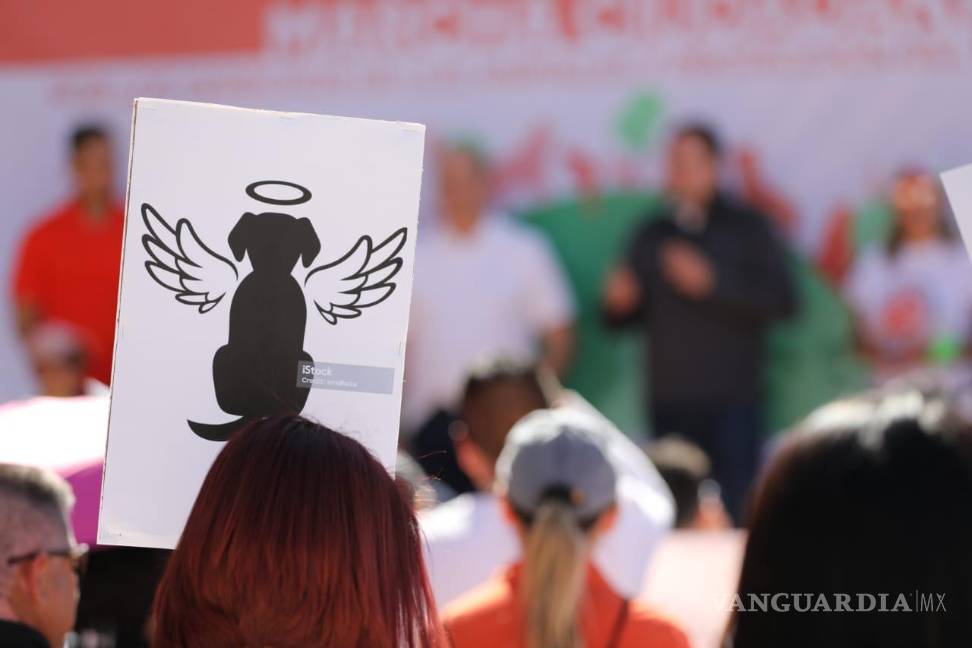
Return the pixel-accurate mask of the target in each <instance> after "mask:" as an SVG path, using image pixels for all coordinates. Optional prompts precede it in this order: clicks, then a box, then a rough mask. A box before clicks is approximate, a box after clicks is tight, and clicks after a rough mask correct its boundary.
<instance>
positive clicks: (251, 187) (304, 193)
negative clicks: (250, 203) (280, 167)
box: [246, 180, 311, 205]
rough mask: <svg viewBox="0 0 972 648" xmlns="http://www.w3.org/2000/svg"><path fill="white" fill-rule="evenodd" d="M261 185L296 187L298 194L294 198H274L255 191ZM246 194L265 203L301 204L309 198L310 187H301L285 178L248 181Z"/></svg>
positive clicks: (260, 187)
mask: <svg viewBox="0 0 972 648" xmlns="http://www.w3.org/2000/svg"><path fill="white" fill-rule="evenodd" d="M263 187H284V188H287V189H296V190H297V191H299V192H300V195H299V196H297V197H295V198H274V197H273V196H267V195H264V194H262V193H260V192H259V191H257V190H258V189H262V188H263ZM246 195H247V196H249V197H250V198H253V199H254V200H259V201H260V202H262V203H267V204H268V205H302V204H304V203H305V202H307V201H308V200H310V199H311V192H310V189H308V188H307V187H302V186H300V185H299V184H297V183H295V182H288V181H286V180H260V181H259V182H253V183H250V184H248V185H247V186H246Z"/></svg>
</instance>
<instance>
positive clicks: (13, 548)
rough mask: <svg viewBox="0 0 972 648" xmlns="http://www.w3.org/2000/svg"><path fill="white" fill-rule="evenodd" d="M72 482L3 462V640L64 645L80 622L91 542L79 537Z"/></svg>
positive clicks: (32, 646)
mask: <svg viewBox="0 0 972 648" xmlns="http://www.w3.org/2000/svg"><path fill="white" fill-rule="evenodd" d="M73 504H74V495H73V493H72V492H71V487H70V486H68V484H67V483H65V482H64V480H63V479H61V478H60V477H58V476H57V475H54V474H53V473H50V472H47V471H44V470H41V469H39V468H31V467H28V466H16V465H12V464H0V646H3V647H4V648H21V647H23V648H60V647H61V646H62V645H63V644H64V637H65V635H67V633H68V631H69V630H70V629H71V627H72V626H73V625H74V616H75V610H76V608H77V604H78V572H79V571H80V568H81V566H82V565H83V562H84V555H85V554H84V551H85V547H84V546H83V545H82V546H78V545H76V544H75V542H74V533H73V532H72V531H71V523H70V520H69V515H70V512H71V507H72V506H73Z"/></svg>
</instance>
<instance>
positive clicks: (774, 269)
mask: <svg viewBox="0 0 972 648" xmlns="http://www.w3.org/2000/svg"><path fill="white" fill-rule="evenodd" d="M721 153H722V146H721V144H720V141H719V139H718V137H717V136H716V134H715V132H714V131H713V130H712V129H711V128H709V127H708V126H706V125H703V124H691V125H687V126H684V127H682V128H680V129H679V130H677V131H676V132H675V134H674V136H673V137H672V139H671V141H670V143H669V147H668V158H667V173H668V186H667V198H668V200H667V206H666V207H665V209H664V211H663V213H661V214H660V215H658V216H657V217H655V218H652V219H650V220H648V221H646V222H645V223H644V224H643V225H642V226H640V227H639V228H638V229H637V230H636V231H635V232H634V233H633V234H632V237H631V240H630V244H629V245H628V249H627V253H626V255H625V257H624V258H623V259H622V261H621V264H620V266H619V267H618V268H617V269H616V270H615V271H614V272H612V273H611V274H610V275H609V277H608V279H607V281H606V285H605V291H604V310H605V313H606V317H607V320H608V323H609V324H611V325H614V326H619V327H620V326H640V327H642V328H643V330H644V332H645V336H646V338H647V342H648V358H647V363H646V364H647V375H648V380H647V382H648V384H649V392H648V394H647V399H646V400H647V405H648V407H647V409H648V411H649V414H650V421H651V423H652V429H653V430H654V433H655V434H656V435H657V436H665V435H669V434H678V435H680V436H682V437H684V438H686V439H688V440H689V441H692V442H693V443H695V444H697V445H698V446H699V447H701V448H702V449H703V450H704V451H705V453H706V454H707V455H708V456H709V458H710V459H711V461H712V468H713V475H714V477H715V479H716V481H717V482H718V483H719V485H720V486H721V488H722V491H723V495H724V498H725V503H726V506H727V508H728V510H729V512H730V514H731V515H732V516H733V518H734V519H735V520H737V521H738V520H739V519H740V514H741V511H742V509H743V505H744V501H745V498H746V494H747V492H748V489H749V486H750V483H751V481H752V479H753V475H754V474H755V472H756V466H757V457H758V455H759V446H760V443H761V439H762V437H763V434H764V428H765V423H764V412H763V397H764V395H763V362H764V355H765V353H764V351H765V350H764V346H765V341H766V332H767V328H768V326H769V325H770V324H771V323H773V322H775V321H777V320H779V319H782V318H785V317H787V316H789V315H790V314H792V313H793V312H794V311H795V308H796V296H795V291H794V287H793V282H792V280H791V277H790V273H789V271H788V268H787V258H786V251H785V249H784V247H783V245H782V243H781V242H780V240H779V239H778V237H777V235H776V233H775V232H774V231H773V227H772V224H771V222H770V221H769V220H768V218H767V217H766V216H764V215H763V214H761V213H759V212H758V211H756V210H755V209H753V208H752V207H750V206H749V205H747V204H744V203H742V202H740V201H739V200H738V199H737V198H735V197H734V196H732V195H730V194H728V193H727V192H725V191H724V190H722V189H721V188H720V183H719V173H720V158H721Z"/></svg>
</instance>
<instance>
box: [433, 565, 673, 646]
mask: <svg viewBox="0 0 972 648" xmlns="http://www.w3.org/2000/svg"><path fill="white" fill-rule="evenodd" d="M521 569H522V568H521V566H520V565H514V566H513V567H510V568H509V569H508V570H506V572H505V573H503V574H500V575H499V576H497V577H495V578H494V579H492V580H490V581H488V582H486V583H485V584H483V585H481V586H480V587H478V588H476V589H474V590H472V591H471V592H469V593H468V594H466V595H464V596H462V597H461V598H460V599H459V600H457V601H455V602H454V603H452V604H451V605H449V606H448V607H446V609H445V612H444V613H443V619H444V623H445V626H446V630H447V631H448V633H449V636H450V637H451V639H452V646H453V648H492V647H493V646H504V648H524V647H525V645H526V626H525V622H524V610H523V607H522V604H521V602H520V598H519V597H520V594H519V585H520V573H521ZM623 605H624V599H623V598H621V597H620V596H619V595H618V594H616V593H615V592H614V590H612V589H611V586H610V585H608V584H607V582H606V581H605V580H604V578H603V577H602V576H601V575H600V574H599V573H598V571H597V569H595V568H594V567H593V566H591V567H589V569H588V572H587V592H586V594H585V598H584V600H583V601H582V602H581V610H580V615H579V621H580V627H581V630H582V632H583V633H584V644H585V645H586V646H587V648H612V647H611V646H609V645H608V644H609V643H610V641H611V639H612V635H613V634H614V633H615V628H616V626H617V625H618V619H620V618H621V609H622V606H623ZM618 637H619V641H618V642H617V643H616V644H615V646H614V647H613V648H636V647H643V648H688V646H689V644H688V639H686V638H685V634H684V633H683V632H682V630H681V629H680V628H679V627H678V626H677V625H675V624H674V623H673V622H671V621H669V620H667V619H665V618H664V617H662V616H659V615H658V614H657V613H655V612H653V611H651V610H650V609H649V608H647V607H646V606H645V605H644V604H642V603H639V602H637V601H632V602H631V603H630V606H629V608H628V613H627V617H626V619H625V621H624V625H623V626H622V629H621V632H620V634H619V635H618Z"/></svg>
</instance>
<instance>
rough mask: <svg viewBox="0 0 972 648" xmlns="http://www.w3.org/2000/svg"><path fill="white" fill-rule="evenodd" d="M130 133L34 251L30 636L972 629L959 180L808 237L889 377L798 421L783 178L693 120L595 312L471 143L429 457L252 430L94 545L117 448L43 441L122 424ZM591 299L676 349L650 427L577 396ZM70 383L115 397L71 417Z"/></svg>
mask: <svg viewBox="0 0 972 648" xmlns="http://www.w3.org/2000/svg"><path fill="white" fill-rule="evenodd" d="M108 138H109V135H108V133H107V132H106V131H105V130H103V129H101V128H99V127H97V126H83V127H81V128H78V129H77V130H76V132H75V133H74V134H73V135H72V137H71V138H70V141H69V146H68V149H69V150H68V159H69V163H70V168H71V171H72V173H73V178H74V185H75V195H74V196H73V197H71V199H70V200H69V201H68V202H66V203H65V204H64V205H62V206H60V207H58V208H57V209H56V210H55V211H54V212H52V213H51V214H50V215H47V216H45V217H43V218H40V219H39V220H38V221H37V223H36V225H35V226H34V227H33V228H32V229H31V230H30V231H29V232H27V233H26V235H25V237H24V239H23V243H22V245H21V247H20V251H19V253H18V256H17V259H16V260H15V266H14V273H13V276H14V280H13V285H12V298H13V300H14V302H15V312H16V325H17V330H18V332H19V334H20V336H21V339H22V341H23V348H24V350H25V354H26V356H27V357H28V358H29V360H30V362H31V364H32V367H33V368H34V371H35V375H36V378H37V385H38V392H39V393H40V394H42V395H43V396H46V397H57V399H58V400H57V403H58V404H57V405H55V404H54V401H52V400H51V399H46V398H42V399H39V400H37V401H32V402H30V403H26V404H14V405H8V406H6V407H4V408H0V428H6V429H0V435H2V437H0V462H3V463H2V465H0V645H2V646H11V647H13V646H52V647H54V646H61V645H62V644H64V643H65V641H68V642H69V644H70V645H73V646H83V647H85V648H103V647H106V646H145V645H152V646H159V647H165V646H280V647H284V646H329V647H353V646H360V647H365V646H367V647H372V646H376V647H377V646H381V647H384V646H388V647H393V646H394V647H398V646H409V647H416V648H419V647H421V648H432V647H438V646H453V647H454V648H465V647H467V646H468V647H476V646H524V647H525V648H580V647H582V646H587V647H596V646H607V647H614V648H626V647H629V646H632V647H633V646H658V647H660V648H668V647H683V646H688V645H695V646H698V647H700V648H704V647H706V646H716V645H721V646H735V647H736V648H746V647H748V646H820V645H827V646H848V647H850V646H862V645H873V646H902V647H904V646H958V645H970V642H972V504H970V503H972V408H970V407H969V405H968V403H969V399H968V397H969V396H970V395H972V384H970V383H969V382H968V381H967V378H966V373H965V371H964V363H965V360H966V358H967V354H968V351H969V349H970V341H972V290H970V289H969V287H968V286H969V283H968V282H966V281H964V280H962V278H963V277H968V276H969V274H970V270H972V267H970V263H969V258H968V255H967V254H966V252H965V251H964V249H963V247H962V245H961V242H960V241H959V240H958V237H957V235H956V232H955V228H954V225H953V223H952V221H951V219H950V217H949V215H948V213H947V209H946V206H945V201H944V199H943V195H942V190H941V187H940V186H939V183H938V181H937V179H936V178H935V177H934V176H933V175H931V174H930V173H928V172H926V171H923V170H921V169H905V170H903V171H902V172H901V173H900V174H899V175H898V176H896V177H894V178H890V179H889V189H888V192H887V195H886V196H884V197H882V199H883V202H884V204H885V209H884V211H883V212H882V214H883V216H882V218H883V220H882V221H881V223H880V227H878V228H877V231H878V235H875V236H873V237H872V238H871V239H870V240H865V241H859V240H855V241H851V240H850V237H849V236H848V234H847V232H849V231H851V230H852V229H853V227H854V223H853V222H852V220H848V218H850V217H845V218H843V219H835V221H834V227H833V228H832V229H831V231H830V233H829V235H828V238H827V241H826V245H825V248H824V249H823V251H822V252H821V253H820V254H819V255H817V257H816V258H815V259H803V261H804V262H806V263H809V264H811V265H812V266H813V267H814V268H815V271H816V272H818V273H819V274H820V275H821V276H823V277H825V278H826V281H828V282H830V284H831V285H832V286H833V287H834V288H835V289H836V290H837V291H838V292H839V294H841V295H842V296H843V305H844V307H845V308H846V309H847V310H848V312H850V313H851V315H852V321H853V339H852V343H853V345H854V351H855V353H856V354H857V355H858V356H859V358H860V359H861V360H862V362H864V363H865V366H866V367H867V373H868V378H867V382H868V383H869V386H870V387H871V388H872V389H871V390H870V391H867V392H865V393H864V394H862V395H858V396H848V397H846V398H840V399H838V400H836V401H834V402H832V403H824V402H821V403H816V405H819V406H820V407H819V409H817V410H816V411H814V412H813V413H812V414H811V415H810V416H808V417H806V418H805V419H803V421H802V422H800V423H798V424H797V425H796V426H795V427H794V428H793V429H791V430H787V431H783V432H781V431H780V430H774V429H771V425H770V423H769V420H768V415H767V407H768V405H767V398H768V397H767V388H766V383H767V375H766V374H767V371H766V365H767V353H768V352H767V344H768V336H769V334H770V331H771V330H772V328H773V327H774V326H776V325H778V324H780V323H785V322H787V321H788V320H790V319H791V318H793V317H795V316H796V315H798V314H799V313H800V312H801V309H806V308H808V307H809V306H808V304H807V303H805V301H804V300H803V299H802V298H801V295H802V292H801V290H800V286H799V281H798V278H797V277H796V276H795V274H794V271H793V267H794V266H793V263H792V260H793V259H794V258H795V257H800V256H801V254H800V252H799V251H797V250H795V249H794V248H793V247H792V246H791V244H790V242H789V241H788V238H787V231H788V223H792V219H793V217H794V216H793V212H792V210H791V209H790V208H789V207H788V206H787V202H786V201H785V200H784V199H783V198H782V197H780V196H779V195H777V194H775V193H774V192H773V191H772V190H771V188H768V187H765V186H756V185H755V184H754V183H752V182H749V183H746V182H744V183H743V186H741V187H731V186H729V183H728V182H727V181H726V173H725V165H726V161H727V158H728V157H729V156H730V155H731V153H730V152H729V151H727V147H726V144H725V143H724V142H723V141H722V140H721V138H720V136H719V134H718V133H717V132H716V131H715V130H714V129H713V128H712V127H711V126H709V125H707V124H705V123H694V122H693V123H685V124H683V125H682V126H680V127H678V128H676V129H675V130H673V132H672V133H671V134H670V137H669V140H668V143H667V147H666V149H665V156H666V157H665V169H666V179H665V184H664V186H663V187H659V188H652V189H653V192H654V193H656V194H657V195H658V196H660V198H659V200H657V201H655V202H654V203H653V206H652V207H651V208H650V209H648V210H646V212H645V213H644V214H643V215H642V217H641V218H639V220H638V222H637V223H636V224H635V226H634V228H633V229H632V230H631V231H630V232H628V233H627V234H626V235H625V236H624V237H623V245H621V246H619V248H618V249H617V250H615V251H614V254H613V257H612V261H611V263H610V264H608V266H607V267H605V268H603V269H602V272H601V273H600V275H599V276H597V277H593V278H588V279H589V280H592V281H594V282H596V284H597V285H598V286H599V287H600V288H599V298H598V299H597V300H596V301H597V304H596V306H594V308H595V309H596V312H595V313H585V312H581V309H582V308H589V306H587V305H584V304H582V303H581V302H580V301H579V300H578V299H577V294H576V289H575V286H574V285H573V284H572V281H571V279H570V278H569V277H568V275H567V274H566V272H565V270H564V267H565V264H566V262H568V261H569V259H570V255H571V254H572V250H571V249H569V248H567V247H565V246H563V245H556V244H555V242H553V241H552V240H551V239H550V238H549V237H546V236H545V235H544V233H543V232H542V231H540V230H538V229H537V228H534V227H531V226H530V224H528V223H526V222H524V221H523V220H522V219H518V218H516V216H515V215H511V214H504V213H500V212H498V211H497V210H496V209H495V207H494V203H493V201H492V200H491V198H492V184H493V176H492V173H491V165H490V159H489V154H488V151H486V150H484V148H482V147H480V146H478V145H477V144H476V143H474V142H466V141H453V142H448V143H440V144H439V145H438V146H437V149H436V151H435V161H436V164H435V170H436V175H437V177H436V180H437V182H436V192H437V200H436V203H435V204H436V213H435V217H434V218H431V219H429V222H427V223H425V224H423V227H422V228H421V229H420V233H419V241H418V246H417V252H416V255H417V257H416V264H415V267H416V271H415V272H416V275H415V280H414V291H413V296H412V312H411V319H410V328H409V339H408V344H407V355H406V372H405V387H404V395H403V411H402V424H401V429H400V431H399V432H400V457H399V466H398V470H397V478H395V479H393V478H392V477H390V476H389V475H388V473H387V472H386V471H385V469H384V468H382V467H381V465H380V464H379V463H378V462H377V461H376V460H375V459H374V458H372V457H371V455H370V454H369V453H368V452H367V451H366V450H365V449H364V448H363V447H361V446H360V445H359V444H358V443H357V442H356V441H353V440H351V439H350V438H348V437H345V436H344V435H343V434H341V431H334V430H329V429H327V428H325V427H322V426H320V425H318V424H316V423H314V422H311V421H307V420H305V419H302V418H300V417H296V416H293V417H278V418H273V419H267V420H263V421H260V422H257V423H255V424H253V425H251V426H249V427H247V428H245V429H244V430H241V431H240V432H238V433H237V434H236V435H235V436H234V437H233V438H232V440H231V441H230V442H229V443H227V445H226V446H225V447H224V448H223V449H222V451H221V452H220V454H219V456H218V457H217V459H216V461H215V463H214V464H213V466H212V468H211V469H210V471H209V474H208V476H207V478H206V480H205V483H204V484H203V486H202V489H201V491H200V493H199V496H198V498H197V500H196V503H195V506H194V507H193V510H192V513H191V514H190V516H189V520H188V522H187V524H186V527H185V531H184V532H183V535H182V538H181V540H180V543H179V545H178V547H177V548H176V549H175V551H174V552H172V553H171V555H170V554H169V552H166V551H158V550H139V549H125V548H108V547H93V548H92V550H91V552H90V553H89V551H88V547H87V546H86V545H85V544H84V542H88V543H92V544H93V543H94V537H93V535H91V532H90V531H89V528H90V526H91V523H90V519H88V520H86V521H85V520H84V519H82V517H81V516H79V511H80V509H82V508H86V510H87V509H90V508H91V506H92V504H91V503H92V502H95V503H96V500H97V496H98V490H97V489H98V482H97V470H98V467H97V466H94V467H91V466H89V467H88V468H89V471H88V472H87V473H84V474H81V473H79V472H77V471H76V470H75V468H76V467H77V462H71V461H64V460H61V459H59V460H58V461H44V460H43V457H44V456H45V452H49V450H50V449H51V448H60V449H62V450H64V452H63V453H62V454H64V453H66V452H67V450H66V449H67V448H68V446H70V445H71V444H72V443H73V441H71V440H69V437H70V432H71V428H72V427H75V426H77V427H79V428H80V427H84V426H86V425H88V426H94V427H97V426H98V425H100V424H106V420H102V418H101V417H102V416H104V412H102V411H101V410H98V409H91V408H90V407H89V405H90V403H92V402H97V403H101V402H104V400H105V399H106V389H107V386H108V384H109V382H110V373H111V358H112V350H113V346H114V341H113V337H114V323H115V309H116V299H117V286H118V272H119V265H120V259H121V245H122V231H123V225H124V213H123V209H122V207H121V205H120V203H119V201H118V200H117V198H116V197H115V196H114V195H113V194H112V189H111V187H112V186H113V185H112V174H113V160H112V159H111V155H110V151H111V147H110V142H109V139H108ZM649 189H650V188H646V191H648V190H649ZM845 216H846V215H845ZM581 317H586V318H591V317H593V318H594V320H595V321H596V322H597V323H598V326H599V327H601V328H602V329H603V331H605V332H609V333H608V334H610V335H618V336H622V335H629V336H630V335H634V336H638V337H639V338H642V341H643V345H642V346H643V348H644V357H643V358H640V359H639V363H640V364H639V366H640V367H642V374H643V375H642V381H641V389H642V400H643V407H642V410H643V412H644V420H645V421H646V422H647V423H648V425H647V429H623V428H624V426H620V425H618V424H617V423H616V422H615V421H612V420H610V419H609V417H607V416H605V415H604V414H602V413H601V412H600V411H599V410H598V409H597V408H596V407H595V406H594V404H592V402H591V399H590V397H589V395H588V394H585V393H583V391H581V390H575V389H571V388H569V387H568V386H565V385H564V378H565V376H567V375H568V373H569V372H570V369H571V366H572V361H573V359H574V358H575V357H576V356H577V355H578V353H580V351H581V345H583V344H584V343H585V340H584V339H583V337H582V336H581V335H579V334H578V326H577V322H578V321H579V319H580V318H581ZM823 361H824V362H826V359H824V360H823ZM793 380H795V381H797V382H799V380H800V376H794V377H793ZM68 403H73V404H77V405H78V407H79V408H82V407H87V408H88V409H84V410H83V411H82V409H78V410H77V412H78V413H77V414H72V413H71V411H73V410H71V411H68V412H67V413H66V414H65V415H60V414H59V416H60V418H57V419H56V423H54V421H55V418H52V417H50V416H49V412H50V411H51V410H50V408H52V407H55V408H57V407H61V405H62V404H68ZM45 408H46V409H45ZM44 412H48V414H45V413H44ZM82 418H85V419H86V420H87V421H88V422H82ZM15 419H16V421H17V423H16V424H14V422H13V421H14V420H15ZM15 431H17V432H16V433H19V434H30V435H31V438H30V439H29V440H28V442H26V443H24V442H22V440H20V439H17V440H12V437H13V436H14V435H15ZM24 431H27V432H24ZM347 432H351V431H347ZM780 432H781V433H780ZM777 433H779V434H777ZM101 438H102V440H103V436H102V437H101ZM17 444H20V446H26V445H32V446H34V447H36V448H37V449H38V450H37V452H36V453H34V454H31V452H23V453H21V454H17V453H15V452H12V451H10V450H9V448H13V447H14V446H15V445H17ZM95 445H97V444H95ZM78 452H79V453H80V452H81V451H78ZM82 454H83V453H82ZM11 457H13V458H15V459H17V458H21V457H28V459H22V460H18V461H15V462H13V463H11V461H10V459H11ZM30 457H36V458H37V459H36V460H35V461H32V460H30V459H29V458H30ZM27 464H34V465H27ZM64 466H71V467H72V468H71V470H67V469H65V468H64ZM52 469H54V470H52ZM92 470H93V472H92ZM58 472H60V474H61V476H58V474H57V473H58ZM91 474H95V475H96V477H95V485H94V487H93V488H92V487H91V485H90V482H89V481H85V480H86V479H87V478H89V477H90V476H91ZM241 475H247V476H248V478H247V479H241V478H240V476H241ZM65 478H67V481H65ZM69 482H70V483H69ZM75 500H77V510H75V509H74V506H75ZM147 504H149V503H147ZM85 515H87V516H89V517H90V516H91V515H95V516H96V515H97V507H96V504H95V506H94V512H93V513H91V512H90V511H88V512H86V513H85ZM82 525H83V527H84V531H82ZM75 531H77V537H76V535H75ZM699 565H703V566H704V568H701V569H700V568H699ZM87 567H90V569H88V570H87V572H85V569H86V568H87ZM79 592H80V600H78V594H79ZM781 595H782V596H784V597H785V598H784V599H781V598H780V596H781ZM845 595H846V596H847V599H846V600H845V599H844V598H843V597H844V596H845ZM865 595H866V596H869V597H872V598H873V599H874V606H873V607H871V609H869V610H868V609H859V607H860V599H859V597H861V596H865ZM881 596H883V597H884V599H880V597H881ZM925 597H927V600H926V598H925ZM802 598H805V602H806V603H807V609H801V608H800V606H801V604H803V602H804V601H802V600H801V599H802ZM866 600H867V601H868V602H870V601H871V599H866ZM926 602H927V603H928V604H929V605H930V609H926V608H925V607H923V606H924V605H925V603H926ZM841 605H845V606H846V607H847V609H846V610H842V609H837V610H834V609H833V608H834V607H835V606H837V607H838V608H839V607H840V606H841ZM901 605H905V606H907V607H909V610H910V611H911V613H905V612H902V613H900V614H882V611H884V612H887V611H888V610H891V609H892V608H895V607H897V608H899V611H900V606H901ZM818 606H824V607H823V608H822V609H818ZM784 607H785V609H784ZM811 608H812V609H813V613H810V610H811ZM919 608H921V609H920V610H919ZM817 612H819V613H817Z"/></svg>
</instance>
